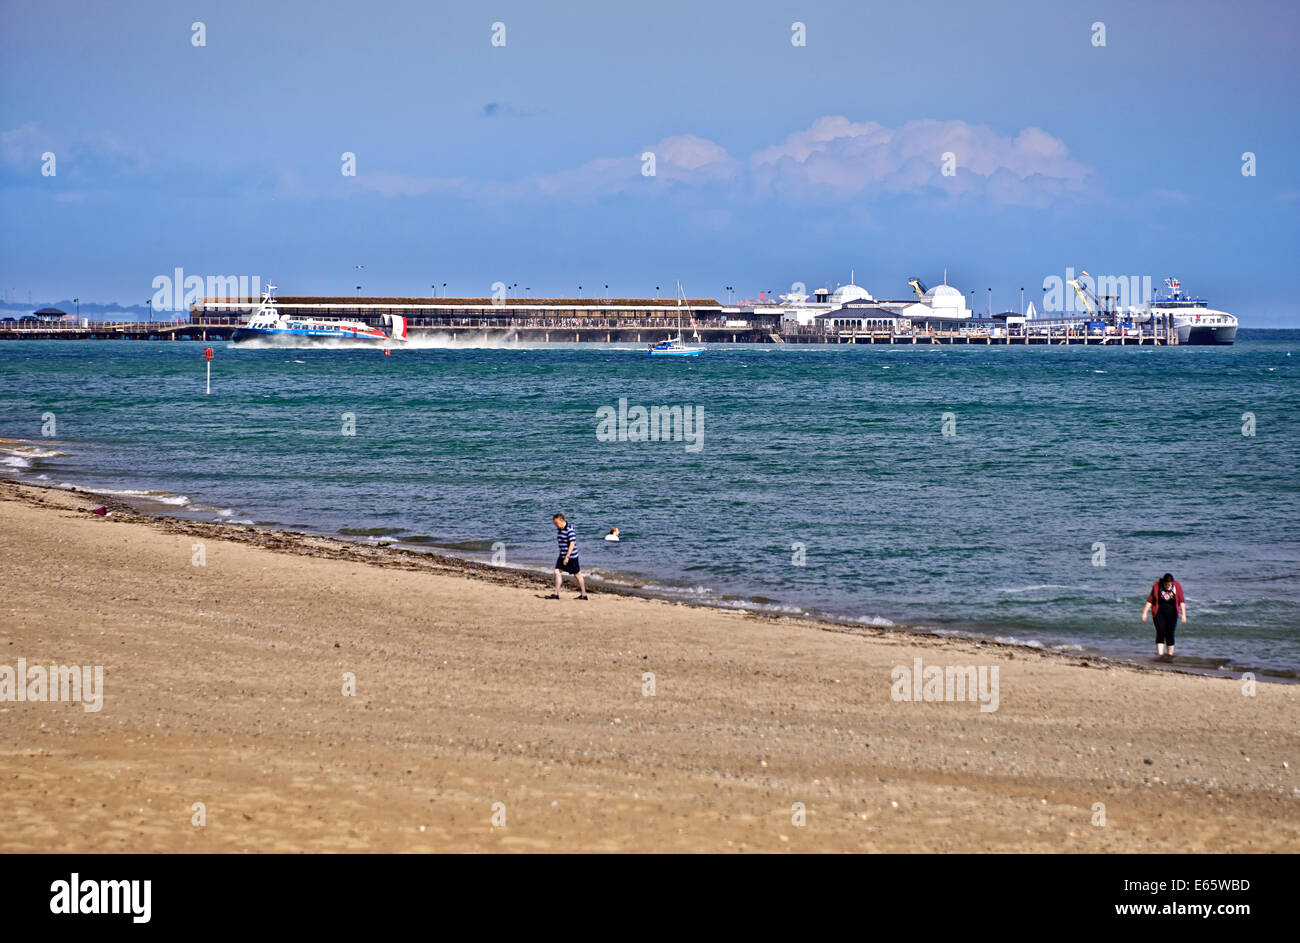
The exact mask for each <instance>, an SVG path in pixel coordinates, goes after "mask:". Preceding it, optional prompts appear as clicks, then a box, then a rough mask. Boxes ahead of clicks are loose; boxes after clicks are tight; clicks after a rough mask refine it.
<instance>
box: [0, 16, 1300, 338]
mask: <svg viewBox="0 0 1300 943" xmlns="http://www.w3.org/2000/svg"><path fill="white" fill-rule="evenodd" d="M196 21H201V22H202V23H203V24H204V27H205V31H206V46H203V47H195V46H194V45H193V44H192V41H191V37H192V35H193V34H192V28H191V25H192V24H193V23H194V22H196ZM495 22H503V23H504V24H505V45H504V46H493V45H492V43H491V39H492V35H493V26H492V25H493V23H495ZM795 22H802V23H804V24H805V26H806V37H807V39H806V45H805V46H802V47H796V46H794V45H792V43H791V37H792V35H793V34H792V24H793V23H795ZM1096 22H1101V23H1104V24H1105V39H1106V45H1105V46H1102V47H1098V46H1094V45H1093V36H1094V30H1093V24H1094V23H1096ZM1298 40H1300V4H1296V3H1293V2H1266V0H1240V2H1235V3H1209V2H1193V0H1179V2H1174V0H1171V2H1135V0H1115V2H1109V0H1089V2H1086V3H1076V2H1052V0H1037V2H1006V3H996V2H994V3H980V4H972V3H968V2H960V3H959V2H929V0H911V2H907V3H864V2H860V0H859V2H853V3H838V2H814V0H793V2H781V3H770V2H748V3H745V2H734V3H733V2H715V3H699V2H694V3H673V2H657V3H654V4H618V5H612V4H602V3H582V2H573V3H553V4H539V3H536V2H521V3H513V2H495V3H492V4H488V5H481V4H474V3H465V4H446V3H431V2H412V3H404V2H391V3H385V2H373V3H368V4H354V3H347V4H342V3H337V4H336V3H330V2H322V3H274V4H268V3H265V2H248V3H244V2H221V3H218V2H215V0H199V2H196V3H190V4H176V3H174V2H158V3H150V2H137V3H131V4H112V5H110V4H103V3H90V2H86V3H80V2H58V0H54V2H49V3H40V4H35V3H31V4H15V3H6V4H4V5H3V6H0V81H2V82H3V88H4V94H3V96H2V97H0V207H2V208H3V213H2V214H0V287H3V288H4V289H5V290H7V291H9V292H11V297H13V298H17V299H21V300H22V301H25V300H26V298H27V294H28V293H29V292H30V293H31V296H32V298H33V300H34V301H41V300H55V299H64V298H69V297H72V296H80V297H81V298H82V300H83V301H87V300H95V301H102V302H110V301H119V302H122V303H124V304H143V302H144V301H145V299H147V298H148V297H149V296H150V295H151V294H152V293H153V290H152V287H151V286H152V281H153V279H154V278H155V277H156V276H158V275H161V274H170V273H171V272H172V270H173V269H175V268H177V267H180V268H183V269H184V270H185V272H186V273H187V274H199V275H259V276H261V277H262V278H263V279H264V280H267V279H270V280H274V281H275V282H276V283H277V284H278V285H279V286H280V287H281V292H282V293H288V294H340V293H348V294H351V293H354V292H355V286H356V285H357V284H361V285H363V291H364V292H365V293H367V294H410V295H427V294H429V292H430V285H432V284H435V283H436V284H437V285H438V286H439V289H440V290H441V285H442V283H443V282H446V283H447V291H448V292H449V293H451V294H462V295H483V294H487V293H489V292H490V288H491V284H492V283H493V282H496V281H502V282H505V283H507V284H513V283H516V282H517V283H518V284H519V285H520V292H521V293H522V290H523V288H524V287H528V288H531V289H532V294H533V295H546V294H563V295H571V294H573V293H574V292H575V291H576V289H577V286H578V285H582V286H584V294H590V293H592V292H593V290H594V291H595V292H596V293H603V292H604V287H603V286H604V285H605V284H609V285H610V293H611V294H613V295H616V296H640V295H646V294H653V292H654V286H655V285H662V286H670V285H671V284H672V283H673V280H674V279H681V281H682V282H683V284H684V285H685V287H686V289H687V290H688V292H689V293H690V294H692V295H695V296H709V295H711V296H714V297H718V298H722V297H724V295H725V290H724V286H726V285H734V286H737V287H738V288H739V289H740V294H741V295H742V296H753V295H756V294H757V293H758V292H759V291H762V290H766V289H774V290H776V291H778V292H782V291H788V290H789V288H790V286H791V285H792V284H793V283H794V282H804V283H805V284H807V286H808V287H809V288H810V289H811V288H813V287H817V286H818V285H821V284H826V285H829V286H830V287H834V285H835V283H836V282H842V281H847V280H848V277H849V271H850V269H853V270H855V272H856V277H857V281H858V282H859V284H864V285H865V286H866V287H867V288H869V289H870V290H871V291H872V292H874V293H875V294H876V295H877V296H878V297H904V296H905V295H906V294H907V292H908V288H907V285H906V281H907V279H908V278H909V277H910V276H913V275H917V276H920V277H921V278H922V279H924V280H926V281H928V282H930V283H934V282H936V281H939V280H940V279H941V278H942V276H943V270H944V268H945V267H946V268H947V270H948V278H949V281H950V282H951V283H952V284H955V285H957V286H959V287H961V288H963V289H964V290H967V291H969V290H971V289H976V298H977V300H978V307H979V308H981V309H982V308H983V307H984V303H985V298H986V289H987V288H988V287H992V288H993V289H994V294H993V299H994V307H995V309H997V308H1005V307H1014V306H1017V305H1018V303H1019V289H1020V287H1022V286H1023V287H1025V288H1026V290H1027V291H1026V294H1027V296H1028V297H1030V298H1035V299H1040V298H1041V293H1042V287H1041V286H1042V281H1043V279H1044V278H1045V277H1048V276H1051V275H1058V276H1061V275H1064V273H1065V269H1066V268H1067V267H1073V268H1075V269H1088V270H1089V271H1091V272H1094V273H1105V274H1114V275H1133V274H1137V275H1151V276H1152V277H1153V279H1154V280H1155V281H1156V282H1157V283H1158V282H1159V280H1160V279H1161V278H1163V277H1164V276H1166V275H1177V276H1178V277H1180V278H1181V279H1182V281H1183V284H1184V286H1185V287H1186V288H1188V289H1190V290H1192V291H1193V292H1194V293H1196V294H1204V295H1206V296H1208V297H1209V298H1210V299H1211V301H1212V302H1213V303H1215V304H1216V305H1218V306H1219V307H1223V308H1226V309H1227V310H1230V311H1233V312H1235V313H1237V314H1238V315H1240V316H1241V317H1242V319H1243V323H1244V324H1245V325H1246V326H1279V327H1280V326H1300V317H1297V315H1298V312H1297V311H1296V308H1295V304H1294V302H1293V301H1292V300H1291V296H1292V294H1293V290H1292V288H1291V286H1290V284H1289V283H1290V280H1291V279H1292V277H1293V275H1294V265H1295V261H1296V259H1297V257H1298V256H1300V252H1298V251H1297V250H1298V249H1300V225H1298V221H1300V155H1298V154H1297V147H1296V145H1297V137H1298V134H1297V131H1298V130H1300V104H1298V102H1297V97H1298V96H1297V94H1296V93H1297V90H1300V81H1298V79H1300V65H1297V61H1298V60H1297V56H1296V53H1295V50H1296V48H1297V41H1298ZM646 151H652V152H654V153H655V155H656V173H655V175H654V176H653V177H647V176H644V175H643V174H642V172H641V171H642V166H643V164H642V161H641V155H642V154H643V153H645V152H646ZM1247 151H1250V152H1252V153H1254V154H1255V159H1256V171H1257V173H1256V175H1255V176H1253V177H1246V176H1243V175H1242V172H1241V168H1242V154H1243V153H1244V152H1247ZM46 152H51V153H53V154H55V159H56V169H57V173H56V175H55V176H52V177H50V176H42V173H41V168H42V157H41V155H42V154H44V153H46ZM344 152H351V153H353V154H355V155H356V175H355V176H344V175H343V174H342V173H341V172H340V171H341V167H342V160H341V155H342V154H343V153H344ZM945 152H951V153H953V154H954V156H955V160H956V168H957V170H956V174H955V176H944V175H943V174H942V172H941V161H942V155H943V154H944V153H945ZM357 265H364V266H365V268H364V270H362V271H361V274H360V276H359V277H358V273H357V269H356V268H355V266H357Z"/></svg>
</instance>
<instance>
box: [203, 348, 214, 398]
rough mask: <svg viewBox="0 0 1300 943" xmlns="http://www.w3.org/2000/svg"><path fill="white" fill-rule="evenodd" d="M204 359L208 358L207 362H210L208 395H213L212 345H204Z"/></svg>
mask: <svg viewBox="0 0 1300 943" xmlns="http://www.w3.org/2000/svg"><path fill="white" fill-rule="evenodd" d="M203 359H204V360H206V361H207V363H208V392H207V395H208V396H211V395H212V348H211V347H204V348H203Z"/></svg>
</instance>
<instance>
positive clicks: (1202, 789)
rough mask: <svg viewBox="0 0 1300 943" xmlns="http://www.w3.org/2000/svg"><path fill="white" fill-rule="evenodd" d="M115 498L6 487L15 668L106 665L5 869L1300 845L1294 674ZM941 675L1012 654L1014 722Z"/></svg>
mask: <svg viewBox="0 0 1300 943" xmlns="http://www.w3.org/2000/svg"><path fill="white" fill-rule="evenodd" d="M97 503H98V502H95V501H94V500H93V498H91V496H89V495H87V494H85V493H71V492H69V491H67V490H66V489H52V488H51V489H37V488H30V487H19V486H15V485H12V484H8V483H6V484H5V485H4V486H3V488H2V489H0V523H2V525H3V526H0V560H3V561H4V563H3V577H4V581H5V585H6V603H5V607H6V610H7V612H6V617H5V619H4V624H3V627H2V628H0V652H3V653H5V654H4V656H3V657H0V665H13V664H16V663H18V659H23V660H25V663H26V664H28V665H57V664H74V665H75V664H82V665H99V666H102V667H103V669H104V682H103V687H102V689H101V693H103V695H104V699H103V709H102V711H100V712H95V713H90V712H85V711H83V708H82V705H80V704H75V703H73V704H69V703H34V702H32V701H27V702H26V703H15V702H13V701H7V702H4V703H0V718H3V727H2V728H0V729H3V730H4V732H5V734H6V737H5V738H4V740H3V745H2V746H0V782H2V783H3V785H0V802H3V804H4V807H5V808H6V810H8V811H9V812H10V817H9V821H10V822H11V825H10V827H8V828H7V829H6V830H5V833H4V834H3V835H0V849H2V850H4V851H14V852H30V851H74V852H114V851H144V852H248V851H254V852H256V851H263V852H285V851H382V852H391V851H588V852H590V851H596V852H609V851H671V852H682V851H686V852H698V851H735V852H744V851H762V852H786V851H813V852H826V851H886V852H889V851H894V852H897V851H903V852H943V851H965V852H1025V851H1028V852H1044V851H1066V852H1137V851H1289V850H1294V848H1295V847H1297V845H1298V844H1300V816H1298V815H1297V814H1296V808H1297V806H1296V799H1297V797H1300V778H1297V776H1296V764H1297V762H1300V722H1298V721H1297V718H1300V689H1297V688H1296V687H1295V686H1291V685H1259V686H1258V690H1257V691H1255V692H1254V696H1250V697H1243V696H1242V694H1243V689H1242V685H1241V683H1240V682H1238V681H1233V680H1227V679H1218V678H1212V677H1204V676H1201V677H1191V676H1189V675H1187V674H1182V673H1176V672H1169V671H1156V670H1150V669H1145V670H1144V669H1142V668H1140V667H1134V666H1126V665H1121V664H1115V663H1106V662H1101V661H1096V660H1091V661H1087V662H1086V663H1087V664H1088V665H1089V667H1088V668H1081V667H1078V666H1077V665H1078V663H1080V662H1082V661H1083V659H1078V658H1071V657H1069V656H1062V655H1056V654H1053V653H1050V652H1045V651H1035V650H1026V649H1023V648H1019V647H1016V646H1008V645H1002V644H978V643H974V642H971V641H968V640H962V639H954V638H942V637H929V636H922V635H909V634H906V633H901V632H895V631H890V630H878V629H867V628H863V627H855V628H851V629H850V628H847V627H837V626H833V625H823V624H817V623H810V622H806V621H803V620H796V619H789V618H765V617H756V616H753V615H751V614H747V613H740V612H734V611H725V610H718V609H713V608H708V607H695V606H687V605H680V604H677V605H675V604H672V603H668V602H664V601H660V600H656V599H644V598H634V597H632V596H624V595H611V594H593V596H592V599H591V600H590V601H589V602H586V603H577V602H575V601H574V600H573V598H572V596H573V594H572V593H571V592H569V591H567V590H566V592H565V598H564V599H563V600H561V601H560V602H554V601H545V600H543V599H539V598H537V597H538V596H539V595H540V592H539V589H540V588H539V587H538V586H537V585H536V583H535V582H534V581H531V580H525V581H522V583H520V581H518V580H516V579H509V578H503V576H504V575H503V574H501V573H499V572H497V571H494V570H493V568H491V567H477V568H467V565H466V564H464V563H463V562H459V561H457V562H454V563H453V562H446V563H443V562H440V561H437V560H431V559H427V555H421V554H411V557H412V558H411V559H404V560H402V562H401V564H397V563H394V562H392V561H393V560H394V555H392V554H391V553H387V552H383V551H381V550H380V549H379V548H367V547H357V546H353V545H346V546H345V545H341V544H342V542H338V541H328V540H324V539H318V538H308V537H303V536H301V535H294V536H292V537H291V536H287V535H276V534H252V535H232V534H231V533H230V532H229V528H223V527H222V526H220V525H206V524H198V523H193V522H182V521H165V520H158V519H151V518H148V517H146V516H144V515H138V514H136V513H135V512H132V511H129V510H127V509H125V508H123V510H122V511H120V512H118V513H114V515H113V516H110V517H98V516H95V515H92V514H89V513H88V511H89V509H90V508H92V507H95V506H96V504H97ZM232 538H233V539H232ZM196 544H200V545H202V546H203V547H204V548H205V553H206V558H205V560H204V562H203V565H202V566H195V565H194V564H193V560H192V555H193V553H194V550H193V548H194V546H195V545H196ZM377 559H388V560H389V561H390V562H389V564H388V565H381V566H371V565H369V564H370V563H372V562H374V561H375V560H377ZM469 569H475V570H477V572H476V573H475V574H473V575H474V576H475V577H476V578H467V575H470V574H469V573H468V570H469ZM1030 651H1035V654H1036V656H1037V657H1030V654H1029V652H1030ZM916 659H923V660H924V661H925V662H926V663H927V664H929V665H931V666H934V665H942V664H948V665H950V666H951V665H952V664H953V663H954V662H957V663H963V662H964V663H969V664H972V665H980V666H982V667H983V668H988V670H989V671H991V672H993V677H994V678H995V679H996V678H1000V691H999V692H998V697H997V701H996V709H995V710H991V711H988V712H985V711H984V710H982V709H981V708H983V707H984V706H985V704H984V703H980V704H976V703H974V700H973V698H971V699H968V700H967V701H964V702H960V703H955V702H951V701H949V702H944V701H934V702H930V701H926V700H921V699H918V700H915V701H909V700H900V699H899V698H898V697H896V696H894V693H891V685H892V684H893V682H892V680H891V679H892V673H893V672H894V671H898V670H899V669H901V668H903V667H905V666H910V665H912V664H914V660H916ZM998 672H1000V674H998ZM648 674H649V675H650V676H651V677H653V678H654V680H655V683H656V684H657V689H656V690H654V691H652V692H651V694H652V695H653V696H647V694H646V691H645V684H646V683H647V682H646V680H645V679H646V678H647V675H648ZM346 675H352V676H353V677H354V679H355V692H354V694H353V695H351V696H348V695H346V692H344V691H341V689H340V678H341V676H343V677H346ZM895 693H896V692H895ZM195 803H203V804H204V808H205V810H206V815H207V819H206V824H205V825H204V826H202V827H198V826H196V825H195V824H194V823H193V822H192V818H193V816H194V815H195V814H196V813H195V812H194V811H193V809H194V807H195ZM497 803H503V806H502V808H503V809H505V810H507V811H506V813H505V814H506V815H508V820H507V822H506V825H505V826H504V827H495V826H494V824H493V821H492V817H493V815H494V809H496V808H497V806H496V804H497ZM795 803H798V804H800V806H801V807H803V808H804V809H806V813H807V818H806V821H805V822H804V823H803V824H801V825H800V824H792V818H791V814H792V813H791V809H792V808H797V807H796V806H795V805H794V804H795ZM1099 804H1100V806H1101V807H1102V808H1103V809H1104V814H1103V815H1102V818H1103V820H1104V822H1101V823H1099V822H1098V821H1097V815H1098V812H1097V809H1098V807H1099Z"/></svg>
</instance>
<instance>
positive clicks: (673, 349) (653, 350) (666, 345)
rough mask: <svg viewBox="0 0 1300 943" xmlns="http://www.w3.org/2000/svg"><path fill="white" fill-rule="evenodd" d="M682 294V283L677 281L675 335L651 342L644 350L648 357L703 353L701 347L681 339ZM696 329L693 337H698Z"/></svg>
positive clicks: (683, 355)
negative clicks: (654, 342)
mask: <svg viewBox="0 0 1300 943" xmlns="http://www.w3.org/2000/svg"><path fill="white" fill-rule="evenodd" d="M685 300H686V299H685V296H684V295H683V294H682V283H681V282H678V283H677V336H676V337H670V338H669V339H668V340H666V341H659V342H658V343H657V344H651V345H650V347H649V348H648V349H647V350H646V356H648V357H695V356H698V355H700V354H702V353H704V348H703V347H687V346H686V343H685V342H684V341H683V340H682V302H683V301H685ZM699 336H700V335H699V332H698V331H697V332H696V334H695V337H696V338H697V339H698V338H699Z"/></svg>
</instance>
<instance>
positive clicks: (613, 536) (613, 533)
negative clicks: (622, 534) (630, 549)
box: [605, 527, 619, 540]
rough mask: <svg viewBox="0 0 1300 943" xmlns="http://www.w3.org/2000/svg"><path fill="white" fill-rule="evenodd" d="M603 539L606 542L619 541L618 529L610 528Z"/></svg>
mask: <svg viewBox="0 0 1300 943" xmlns="http://www.w3.org/2000/svg"><path fill="white" fill-rule="evenodd" d="M605 539H606V540H618V539H619V537H618V528H617V527H611V528H610V529H609V533H608V534H606V535H605Z"/></svg>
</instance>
